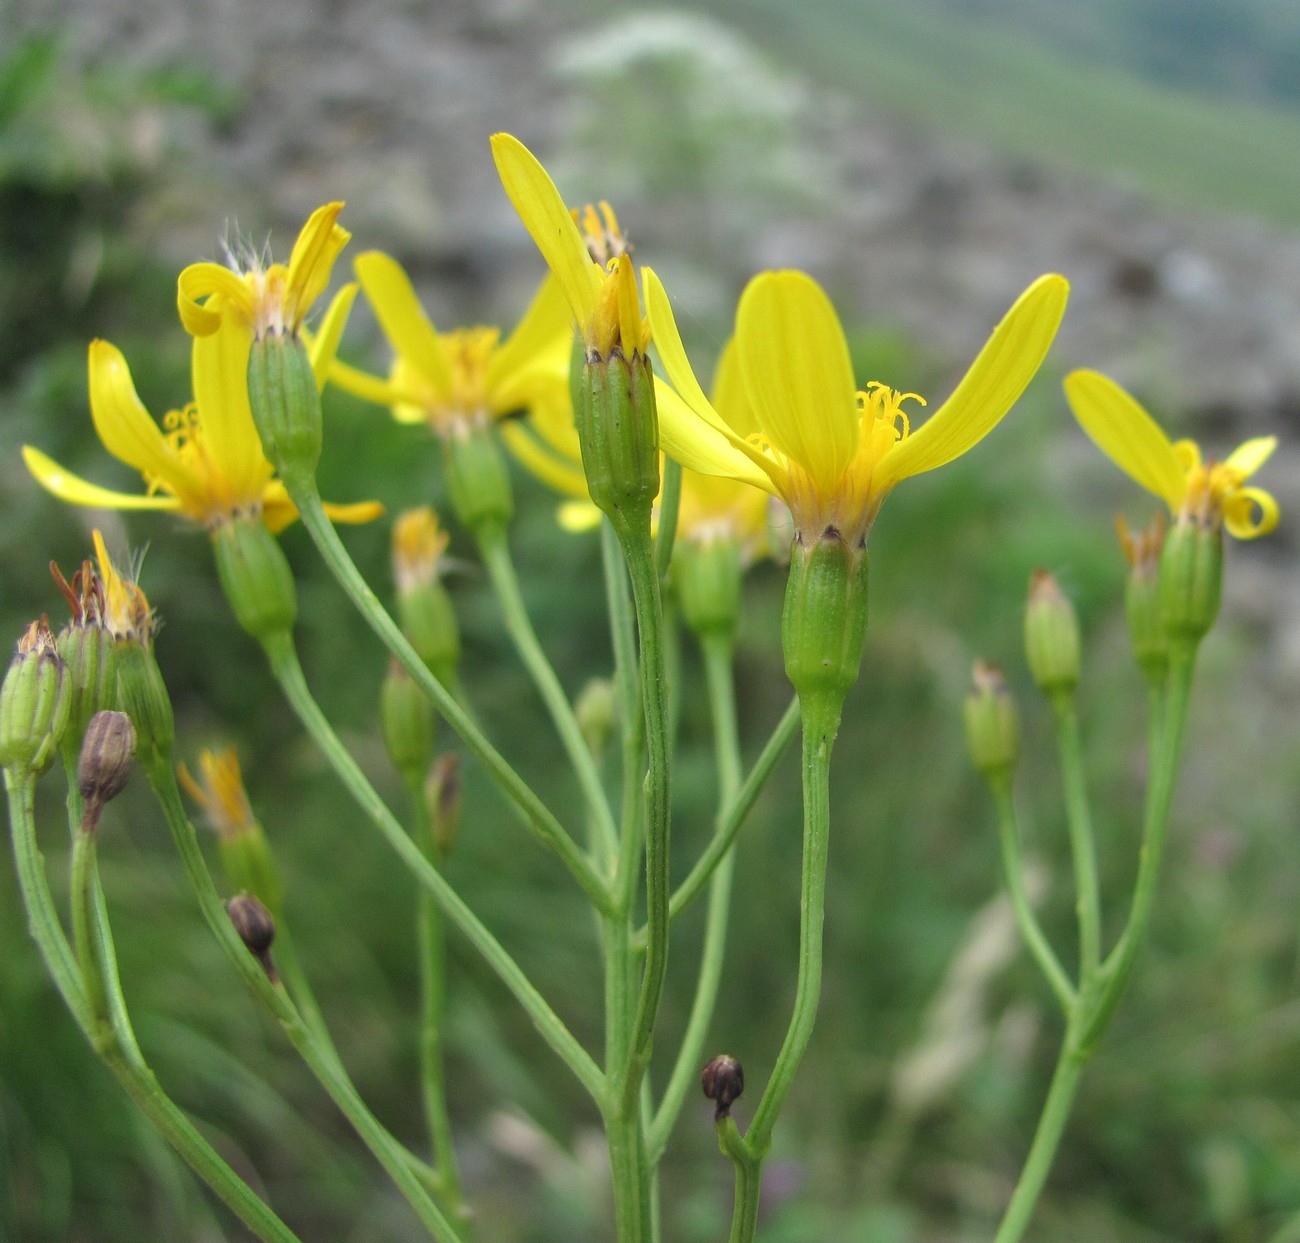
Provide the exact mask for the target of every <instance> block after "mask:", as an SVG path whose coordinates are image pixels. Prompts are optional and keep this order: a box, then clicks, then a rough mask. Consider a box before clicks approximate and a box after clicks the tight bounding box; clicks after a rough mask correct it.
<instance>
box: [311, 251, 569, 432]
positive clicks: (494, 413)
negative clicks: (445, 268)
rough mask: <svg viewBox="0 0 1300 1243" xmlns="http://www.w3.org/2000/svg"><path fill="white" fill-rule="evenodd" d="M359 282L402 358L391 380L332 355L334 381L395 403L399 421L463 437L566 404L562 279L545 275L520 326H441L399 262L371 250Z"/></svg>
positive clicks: (359, 266) (359, 265) (359, 267)
mask: <svg viewBox="0 0 1300 1243" xmlns="http://www.w3.org/2000/svg"><path fill="white" fill-rule="evenodd" d="M354 266H355V269H356V274H357V280H358V281H359V282H360V284H361V288H362V289H363V290H364V291H365V295H366V298H367V299H368V300H369V302H370V304H371V306H372V307H373V308H374V311H375V315H376V317H377V318H378V319H379V323H380V326H381V327H382V328H383V330H384V335H385V336H386V337H387V338H388V341H389V344H390V345H391V346H392V348H393V352H394V354H395V355H396V357H395V358H394V360H393V366H392V369H391V371H390V372H389V375H388V378H387V379H386V380H383V379H380V378H378V377H377V376H372V375H368V374H366V373H365V372H364V371H360V370H358V369H357V368H355V367H349V366H347V365H345V364H343V363H339V362H335V363H334V364H333V366H332V367H331V369H330V379H332V380H333V381H334V383H336V384H337V385H338V386H339V387H340V388H342V389H345V390H347V391H348V392H351V393H354V394H355V395H356V396H358V397H362V398H364V399H366V400H368V401H374V402H377V403H379V404H380V405H386V406H391V407H392V410H393V416H394V417H395V418H396V419H397V420H398V421H399V422H402V423H427V424H428V425H429V426H430V427H431V428H432V429H433V430H434V431H436V432H437V433H438V434H439V435H441V436H443V437H450V436H456V435H462V434H464V433H465V432H466V431H468V430H470V429H473V428H477V427H481V426H485V425H487V424H490V423H492V422H493V421H495V420H499V419H503V418H505V417H506V416H507V415H512V414H516V413H518V412H519V411H521V410H524V411H531V410H532V409H533V408H534V407H535V406H536V405H539V404H541V403H543V402H548V403H552V404H561V405H563V406H564V407H566V414H567V417H569V419H570V420H572V415H571V413H568V412H567V405H568V373H569V345H570V341H571V340H572V336H571V329H570V327H569V320H568V312H567V311H566V309H565V304H564V298H563V295H562V294H561V292H560V289H559V286H558V285H557V284H556V283H555V282H554V281H553V280H548V281H546V282H545V283H544V284H543V285H542V287H541V288H540V289H539V290H538V292H537V296H536V297H535V298H534V299H533V302H532V305H531V306H530V307H529V308H528V310H527V311H526V312H525V314H524V317H523V319H522V320H520V321H519V324H518V326H517V327H516V328H515V330H514V331H513V332H512V333H510V335H509V336H507V337H506V338H505V339H504V340H502V338H501V331H500V329H498V328H490V327H473V328H457V329H454V330H452V331H449V332H439V331H438V330H437V329H435V328H434V326H433V324H432V323H430V321H429V318H428V316H427V315H426V314H425V312H424V308H423V307H422V306H421V305H420V301H419V298H418V297H417V296H416V293H415V289H414V288H413V286H412V285H411V281H410V278H409V277H408V276H407V275H406V273H405V272H404V271H403V270H402V268H401V265H400V264H398V263H397V261H396V260H394V259H391V258H390V257H389V256H388V255H385V254H382V253H381V252H380V251H377V250H374V251H368V252H367V253H365V254H363V255H359V256H357V259H356V261H355V264H354Z"/></svg>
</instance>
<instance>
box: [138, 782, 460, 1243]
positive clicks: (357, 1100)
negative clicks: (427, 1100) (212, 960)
mask: <svg viewBox="0 0 1300 1243" xmlns="http://www.w3.org/2000/svg"><path fill="white" fill-rule="evenodd" d="M148 776H149V783H150V785H151V786H152V787H153V790H154V794H155V795H156V796H157V798H158V801H159V803H160V804H161V805H162V809H163V813H164V815H165V816H166V819H167V824H168V827H169V828H170V829H171V832H172V838H173V840H174V841H175V843H176V847H177V850H178V852H179V853H180V856H181V862H182V863H183V865H184V867H185V872H186V875H187V877H188V878H189V882H190V886H191V888H192V889H193V890H194V894H195V896H196V897H197V899H198V902H199V909H200V911H201V912H202V914H203V917H204V919H205V920H206V921H207V924H208V927H209V928H210V929H211V931H212V933H213V935H214V936H215V937H216V938H217V941H218V943H219V944H220V945H221V947H222V949H223V950H225V952H226V956H227V958H229V959H230V961H231V963H232V964H233V965H234V966H235V968H236V970H238V972H239V974H240V975H241V976H242V977H243V979H244V982H245V983H246V984H247V985H248V986H249V988H250V989H251V990H252V992H253V995H254V996H255V997H257V998H258V1000H259V1001H261V1002H262V1003H263V1004H264V1005H265V1006H266V1007H267V1008H268V1009H269V1010H270V1011H271V1013H272V1014H273V1015H274V1016H275V1018H276V1019H277V1020H278V1022H279V1024H280V1027H281V1029H282V1030H283V1031H284V1034H285V1035H286V1036H287V1037H288V1039H289V1043H290V1044H292V1045H293V1047H294V1049H295V1050H297V1052H298V1054H299V1056H301V1057H302V1059H303V1061H304V1062H306V1063H307V1066H308V1067H309V1069H310V1070H311V1072H312V1074H313V1075H315V1077H316V1079H317V1081H318V1082H319V1083H320V1085H321V1086H322V1087H323V1088H324V1089H325V1091H326V1092H327V1093H328V1094H329V1097H330V1099H331V1100H332V1101H333V1102H334V1104H335V1105H336V1106H337V1107H338V1109H339V1111H340V1112H341V1113H342V1114H343V1116H344V1117H345V1118H347V1120H348V1122H349V1123H350V1124H351V1126H352V1128H353V1130H355V1131H356V1133H357V1135H358V1136H360V1138H361V1140H362V1142H363V1143H364V1144H365V1145H366V1147H367V1148H369V1149H370V1151H371V1153H372V1154H373V1155H374V1157H375V1159H376V1160H377V1161H378V1162H379V1163H380V1165H382V1166H383V1167H384V1169H385V1171H386V1172H387V1173H388V1176H389V1177H390V1178H391V1179H392V1180H393V1183H394V1185H395V1186H396V1187H397V1188H398V1190H399V1191H400V1192H401V1193H402V1195H403V1197H404V1198H405V1199H406V1201H407V1203H408V1204H410V1206H411V1208H412V1209H413V1210H414V1212H415V1214H416V1216H417V1217H419V1219H420V1221H421V1222H422V1223H423V1224H424V1226H425V1228H426V1229H428V1230H429V1232H430V1233H431V1234H432V1235H433V1237H434V1238H435V1239H438V1240H440V1243H463V1240H462V1239H461V1236H460V1234H459V1233H458V1232H457V1231H456V1229H455V1227H454V1226H452V1224H451V1223H450V1222H449V1221H448V1220H447V1218H446V1217H445V1216H444V1215H443V1213H442V1211H441V1210H440V1209H439V1208H438V1206H437V1205H436V1204H434V1203H433V1201H432V1200H431V1199H430V1198H429V1193H428V1191H427V1190H426V1188H425V1185H424V1181H423V1179H421V1177H420V1175H419V1173H418V1172H417V1163H416V1161H415V1159H414V1158H413V1156H412V1154H411V1153H410V1152H409V1151H408V1150H407V1149H406V1148H405V1147H403V1146H402V1145H401V1144H399V1143H398V1142H397V1140H396V1139H394V1138H393V1136H392V1135H391V1134H390V1133H389V1132H388V1131H387V1130H386V1129H385V1128H384V1126H383V1125H382V1124H381V1123H380V1122H379V1121H378V1119H377V1118H375V1116H374V1114H372V1113H371V1112H370V1110H369V1108H368V1107H367V1106H366V1104H365V1102H364V1101H363V1100H362V1099H361V1096H360V1094H359V1093H358V1092H357V1090H356V1088H355V1087H354V1086H353V1084H352V1081H351V1080H350V1079H349V1078H348V1076H347V1074H346V1072H345V1071H344V1069H343V1067H342V1065H341V1063H340V1062H339V1060H338V1055H337V1054H336V1053H335V1052H334V1049H333V1046H332V1045H330V1044H329V1042H328V1041H325V1040H322V1039H321V1037H320V1035H319V1034H318V1033H317V1032H316V1030H315V1029H314V1028H313V1027H312V1026H310V1025H309V1024H308V1023H307V1022H306V1021H305V1020H304V1019H303V1017H302V1015H301V1014H300V1013H299V1011H298V1008H297V1007H296V1006H295V1005H294V1004H293V1001H292V1000H291V999H290V997H289V994H288V992H287V991H286V990H285V988H284V986H283V985H282V984H273V983H272V982H271V981H270V980H269V979H268V978H267V976H266V972H265V971H263V969H262V967H261V965H260V964H259V963H258V962H257V960H256V959H255V958H254V957H253V956H252V955H251V954H250V953H249V952H248V950H247V949H246V948H245V946H244V943H243V942H242V941H241V940H240V939H239V935H238V934H237V933H236V932H235V929H234V926H233V925H232V924H231V922H230V918H229V916H228V915H227V913H226V908H225V904H224V903H223V902H222V900H221V896H220V895H219V894H218V893H217V889H216V886H215V885H214V884H213V882H212V876H211V874H210V873H209V872H208V866H207V863H206V862H205V860H204V858H203V852H202V851H201V850H200V848H199V843H198V837H197V835H196V834H195V832H194V826H193V825H192V824H191V823H190V822H189V819H188V818H187V817H186V815H185V809H184V807H183V806H182V805H181V797H180V791H179V790H178V789H177V786H176V779H175V776H174V774H173V772H172V769H171V764H170V761H169V760H167V759H164V760H163V761H161V762H160V763H159V764H158V765H156V766H155V767H154V768H153V770H152V771H150V772H149V773H148Z"/></svg>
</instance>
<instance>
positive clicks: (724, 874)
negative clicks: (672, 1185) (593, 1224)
mask: <svg viewBox="0 0 1300 1243" xmlns="http://www.w3.org/2000/svg"><path fill="white" fill-rule="evenodd" d="M701 645H702V647H703V650H704V672H705V678H706V681H707V682H708V688H709V704H710V706H711V708H712V714H713V738H714V752H715V756H716V760H717V766H718V795H719V797H718V801H719V804H720V806H721V807H723V808H726V807H729V806H730V805H731V804H732V803H733V802H734V801H735V798H736V792H737V791H738V790H739V788H740V739H739V732H738V729H737V723H736V686H735V677H734V673H733V669H732V650H733V648H732V642H731V640H730V639H729V638H726V637H720V636H705V637H703V638H702V639H701ZM735 858H736V856H735V852H734V851H733V852H731V853H729V854H728V855H727V857H726V858H725V859H723V860H722V862H721V863H720V864H718V866H717V869H716V870H715V871H714V873H713V879H712V880H711V881H710V883H709V902H708V913H707V915H706V916H705V921H704V944H703V946H702V948H701V951H700V970H699V976H698V978H697V980H696V984H695V997H694V999H693V1000H692V1002H691V1012H690V1016H689V1018H688V1019H687V1022H686V1031H685V1033H684V1035H683V1036H682V1043H681V1046H680V1048H679V1049H678V1052H677V1058H676V1061H675V1062H674V1063H673V1069H672V1073H671V1074H670V1075H669V1077H668V1086H667V1087H666V1088H665V1089H664V1095H663V1100H662V1101H661V1102H660V1105H659V1109H658V1112H657V1113H656V1114H655V1116H654V1120H653V1121H652V1122H651V1124H650V1130H649V1136H648V1139H647V1147H648V1150H649V1157H650V1163H651V1164H652V1165H655V1164H657V1163H658V1161H659V1158H660V1157H662V1156H663V1152H664V1149H665V1147H667V1144H668V1138H669V1136H670V1135H671V1134H672V1129H673V1126H674V1125H675V1124H676V1122H677V1118H678V1116H679V1115H680V1114H681V1110H682V1106H683V1105H684V1104H685V1102H686V1096H687V1093H688V1092H689V1091H690V1089H691V1087H692V1086H693V1085H694V1084H695V1083H696V1082H697V1080H698V1077H699V1065H700V1056H701V1052H702V1050H703V1048H704V1041H705V1037H706V1036H707V1035H708V1032H709V1024H710V1023H711V1022H712V1021H713V1011H714V1008H715V1006H716V1005H717V1000H718V987H719V985H720V984H721V982H722V967H723V961H724V957H725V954H726V946H727V923H728V919H729V916H730V913H731V879H732V873H733V871H734V870H735Z"/></svg>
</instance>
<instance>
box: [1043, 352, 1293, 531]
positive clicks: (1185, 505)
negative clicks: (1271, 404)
mask: <svg viewBox="0 0 1300 1243" xmlns="http://www.w3.org/2000/svg"><path fill="white" fill-rule="evenodd" d="M1065 396H1066V399H1067V400H1068V401H1069V403H1070V409H1071V410H1072V411H1073V412H1074V417H1075V418H1076V419H1078V420H1079V423H1080V425H1081V426H1082V428H1083V430H1084V431H1085V432H1087V433H1088V435H1089V436H1090V437H1092V440H1093V441H1094V443H1095V444H1096V445H1097V447H1098V448H1099V449H1100V450H1101V451H1102V452H1103V453H1104V454H1106V456H1107V457H1109V458H1110V460H1111V461H1112V462H1114V463H1115V465H1116V466H1118V467H1119V468H1120V470H1122V471H1124V472H1125V474H1127V475H1129V476H1130V477H1131V478H1133V479H1134V480H1136V481H1137V482H1138V483H1140V484H1141V485H1142V486H1143V487H1144V488H1146V489H1147V491H1148V492H1154V493H1155V495H1156V496H1158V497H1160V499H1161V500H1163V501H1164V502H1165V504H1166V505H1168V506H1169V509H1170V512H1171V513H1172V514H1173V515H1174V518H1175V520H1176V521H1180V522H1194V523H1196V524H1198V525H1200V526H1204V527H1211V528H1213V527H1217V526H1219V525H1220V524H1222V525H1223V526H1224V527H1226V528H1227V530H1228V533H1229V534H1230V535H1235V536H1236V537H1237V538H1238V539H1254V538H1255V537H1256V536H1259V535H1267V534H1268V533H1269V532H1270V531H1271V530H1272V529H1273V528H1274V527H1275V526H1277V522H1278V506H1277V501H1276V500H1275V499H1274V497H1273V495H1272V494H1271V493H1269V492H1265V491H1264V490H1263V489H1262V488H1247V487H1243V486H1242V485H1243V484H1244V483H1245V481H1246V480H1247V479H1249V478H1250V476H1251V475H1253V474H1254V473H1255V472H1256V471H1257V470H1258V469H1259V468H1260V467H1261V466H1263V465H1264V463H1265V462H1266V461H1267V460H1268V458H1269V455H1270V454H1272V452H1273V450H1274V449H1275V448H1276V447H1277V437H1276V436H1259V437H1256V438H1255V439H1253V440H1248V441H1246V443H1245V444H1243V445H1242V446H1241V447H1240V448H1238V449H1237V450H1236V451H1235V452H1234V453H1232V454H1231V455H1230V456H1229V457H1228V459H1227V461H1224V462H1214V461H1210V462H1203V461H1202V459H1201V451H1200V449H1199V448H1198V447H1197V445H1196V443H1195V442H1194V441H1191V440H1179V441H1177V442H1171V441H1170V439H1169V437H1168V436H1166V435H1165V434H1164V432H1163V431H1162V430H1161V429H1160V427H1159V425H1158V424H1157V423H1156V421H1155V420H1154V419H1153V418H1152V417H1151V416H1150V415H1149V414H1148V413H1147V412H1146V411H1145V410H1144V409H1143V408H1142V407H1141V406H1140V405H1138V403H1137V402H1136V401H1134V400H1133V398H1132V397H1130V396H1129V395H1128V394H1127V393H1126V392H1125V391H1124V390H1123V389H1122V388H1120V386H1119V385H1118V384H1116V383H1115V382H1114V381H1113V380H1110V379H1108V378H1107V377H1106V376H1104V375H1101V374H1100V373H1099V372H1096V371H1073V372H1071V373H1070V374H1069V375H1068V376H1066V378H1065Z"/></svg>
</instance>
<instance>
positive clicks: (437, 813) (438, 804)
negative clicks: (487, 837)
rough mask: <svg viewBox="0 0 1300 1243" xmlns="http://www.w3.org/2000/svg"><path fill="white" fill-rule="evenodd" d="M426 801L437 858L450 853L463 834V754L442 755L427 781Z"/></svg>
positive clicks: (440, 859) (436, 761)
mask: <svg viewBox="0 0 1300 1243" xmlns="http://www.w3.org/2000/svg"><path fill="white" fill-rule="evenodd" d="M424 804H425V807H426V809H427V810H428V813H429V831H430V833H431V834H432V836H433V847H434V850H435V851H436V853H437V856H438V861H439V862H442V861H444V860H445V859H446V858H447V856H448V855H449V854H451V849H452V847H453V846H454V845H455V844H456V838H457V837H458V836H459V834H460V821H461V815H462V813H463V811H464V807H465V796H464V793H463V791H462V788H461V784H460V756H459V755H457V754H456V753H455V752H454V751H448V752H447V753H446V754H444V755H440V756H439V757H438V758H437V759H436V760H435V761H434V762H433V766H432V767H431V768H430V769H429V775H428V777H427V778H426V779H425V782H424Z"/></svg>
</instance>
